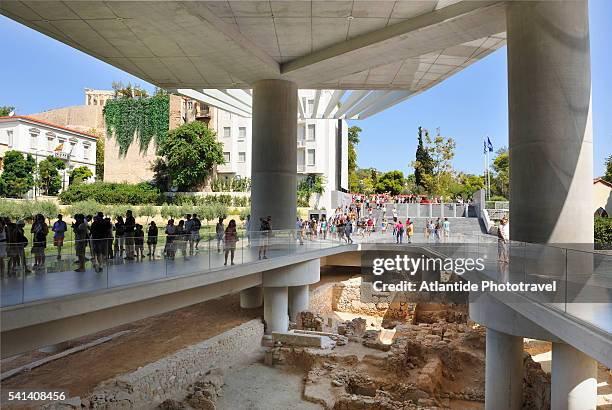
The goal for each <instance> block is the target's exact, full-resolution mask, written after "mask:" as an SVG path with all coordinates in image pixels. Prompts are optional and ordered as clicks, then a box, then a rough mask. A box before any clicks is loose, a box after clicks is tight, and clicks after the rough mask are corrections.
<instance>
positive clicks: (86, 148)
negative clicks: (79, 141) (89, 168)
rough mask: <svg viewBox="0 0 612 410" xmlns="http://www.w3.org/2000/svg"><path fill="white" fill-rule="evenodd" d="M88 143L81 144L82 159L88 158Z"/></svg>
mask: <svg viewBox="0 0 612 410" xmlns="http://www.w3.org/2000/svg"><path fill="white" fill-rule="evenodd" d="M89 147H90V146H89V145H83V159H85V160H88V159H89Z"/></svg>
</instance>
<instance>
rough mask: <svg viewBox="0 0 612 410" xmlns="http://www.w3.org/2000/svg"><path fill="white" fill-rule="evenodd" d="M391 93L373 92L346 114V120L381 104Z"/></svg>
mask: <svg viewBox="0 0 612 410" xmlns="http://www.w3.org/2000/svg"><path fill="white" fill-rule="evenodd" d="M389 92H390V91H372V92H371V93H370V94H368V95H367V96H366V97H365V98H364V99H362V100H361V101H359V102H358V103H357V104H355V105H354V106H353V107H352V108H351V109H350V110H349V111H348V112H347V113H346V118H353V117H355V116H358V115H359V113H360V112H362V111H364V110H365V109H367V108H368V107H370V106H372V105H374V104H376V103H377V102H380V101H381V100H382V99H383V97H384V96H385V95H387V94H389Z"/></svg>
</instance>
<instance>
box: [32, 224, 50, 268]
mask: <svg viewBox="0 0 612 410" xmlns="http://www.w3.org/2000/svg"><path fill="white" fill-rule="evenodd" d="M30 231H31V232H32V235H33V236H32V254H33V255H34V269H38V268H44V267H45V249H46V248H47V234H48V233H49V227H48V226H47V224H46V223H45V217H44V216H42V215H41V214H37V215H36V216H35V217H34V223H33V224H32V229H31V230H30Z"/></svg>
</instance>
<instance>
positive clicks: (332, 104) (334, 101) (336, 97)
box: [323, 90, 346, 118]
mask: <svg viewBox="0 0 612 410" xmlns="http://www.w3.org/2000/svg"><path fill="white" fill-rule="evenodd" d="M345 92H346V91H344V90H335V91H334V93H333V94H332V96H331V98H330V100H329V102H328V103H327V107H325V112H323V118H329V115H330V114H331V113H332V112H333V111H334V109H335V108H336V106H337V105H338V102H339V101H340V99H341V98H342V96H343V95H344V93H345Z"/></svg>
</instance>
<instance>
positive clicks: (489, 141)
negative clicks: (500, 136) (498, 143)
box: [485, 137, 493, 152]
mask: <svg viewBox="0 0 612 410" xmlns="http://www.w3.org/2000/svg"><path fill="white" fill-rule="evenodd" d="M486 149H488V150H489V152H493V144H491V139H489V137H487V146H486V148H485V150H486Z"/></svg>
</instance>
